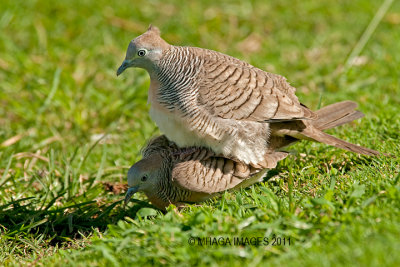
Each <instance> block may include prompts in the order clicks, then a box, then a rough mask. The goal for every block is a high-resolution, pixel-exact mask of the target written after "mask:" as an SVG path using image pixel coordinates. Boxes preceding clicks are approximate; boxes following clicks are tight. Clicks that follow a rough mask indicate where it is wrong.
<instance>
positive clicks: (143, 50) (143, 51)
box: [137, 49, 147, 57]
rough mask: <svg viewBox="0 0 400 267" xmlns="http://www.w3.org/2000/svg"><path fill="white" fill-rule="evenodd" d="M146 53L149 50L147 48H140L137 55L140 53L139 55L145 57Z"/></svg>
mask: <svg viewBox="0 0 400 267" xmlns="http://www.w3.org/2000/svg"><path fill="white" fill-rule="evenodd" d="M146 54H147V51H146V50H145V49H140V50H139V51H138V52H137V55H138V56H139V57H144V56H145V55H146Z"/></svg>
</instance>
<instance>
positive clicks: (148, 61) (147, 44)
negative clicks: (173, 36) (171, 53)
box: [117, 25, 170, 76]
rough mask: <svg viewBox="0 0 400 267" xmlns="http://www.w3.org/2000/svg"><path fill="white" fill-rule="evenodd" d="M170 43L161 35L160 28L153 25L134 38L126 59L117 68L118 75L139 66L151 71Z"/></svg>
mask: <svg viewBox="0 0 400 267" xmlns="http://www.w3.org/2000/svg"><path fill="white" fill-rule="evenodd" d="M169 47H170V45H169V44H168V43H167V42H165V41H164V40H163V39H162V38H161V37H160V30H159V29H158V28H157V27H155V26H151V25H150V27H149V28H148V29H147V31H146V32H145V33H143V34H142V35H140V36H138V37H136V38H135V39H133V40H132V41H131V42H130V43H129V46H128V50H127V51H126V57H125V60H124V61H123V62H122V64H121V66H120V67H119V68H118V70H117V76H118V75H120V74H121V73H122V72H124V71H125V70H126V69H127V68H131V67H137V68H142V69H146V70H147V71H149V72H151V70H152V69H153V67H154V66H155V64H157V62H158V61H159V60H160V58H161V57H162V55H163V52H164V51H165V50H166V49H168V48H169Z"/></svg>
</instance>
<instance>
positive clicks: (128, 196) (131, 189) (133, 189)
mask: <svg viewBox="0 0 400 267" xmlns="http://www.w3.org/2000/svg"><path fill="white" fill-rule="evenodd" d="M137 191H139V186H138V185H137V186H132V187H129V188H128V192H126V195H125V200H124V203H125V205H126V204H128V202H129V200H130V199H131V197H132V196H133V194H135V193H136V192H137Z"/></svg>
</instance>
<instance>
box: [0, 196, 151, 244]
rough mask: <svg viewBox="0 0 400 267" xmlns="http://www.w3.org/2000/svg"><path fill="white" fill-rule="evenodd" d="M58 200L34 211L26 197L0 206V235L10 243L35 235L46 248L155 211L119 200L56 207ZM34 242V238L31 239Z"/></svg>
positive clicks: (34, 204) (34, 205)
mask: <svg viewBox="0 0 400 267" xmlns="http://www.w3.org/2000/svg"><path fill="white" fill-rule="evenodd" d="M57 199H59V198H58V197H55V198H54V199H52V200H51V201H50V202H49V203H48V204H47V205H46V206H44V207H40V208H38V203H37V199H36V198H35V197H27V198H22V199H18V200H11V201H10V202H8V203H6V204H4V205H0V232H1V233H2V236H3V237H5V238H6V239H10V240H18V239H19V238H21V237H26V236H29V235H35V236H37V238H39V236H42V238H44V240H46V241H47V243H48V245H50V246H55V245H57V244H58V245H60V244H61V243H64V245H65V242H69V241H76V240H79V239H82V238H85V237H89V236H91V235H93V234H94V233H95V232H103V231H105V230H106V229H107V227H108V225H112V224H117V222H118V221H120V220H123V219H124V217H125V216H128V217H131V218H135V217H136V216H137V213H138V211H139V210H140V209H141V208H143V207H147V208H155V207H154V206H152V205H150V204H149V203H147V202H145V201H141V200H137V199H132V201H133V202H135V203H136V205H133V206H132V207H130V208H127V207H125V205H123V200H122V199H121V200H117V201H113V202H107V201H105V203H104V204H99V203H98V202H97V201H95V200H91V201H86V202H81V203H74V204H71V205H65V206H62V207H56V206H57V204H55V203H56V202H57ZM35 238H36V237H35Z"/></svg>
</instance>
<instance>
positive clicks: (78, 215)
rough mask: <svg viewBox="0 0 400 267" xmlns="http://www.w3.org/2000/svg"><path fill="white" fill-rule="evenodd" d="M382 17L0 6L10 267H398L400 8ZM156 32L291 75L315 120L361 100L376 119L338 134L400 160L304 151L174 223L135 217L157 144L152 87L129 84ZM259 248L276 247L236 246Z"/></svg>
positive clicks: (0, 213)
mask: <svg viewBox="0 0 400 267" xmlns="http://www.w3.org/2000/svg"><path fill="white" fill-rule="evenodd" d="M381 5H382V2H381V1H374V2H371V1H366V0H356V1H345V0H342V1H335V2H333V1H331V2H326V1H325V2H321V1H316V0H311V1H275V2H274V3H267V2H265V1H261V0H260V1H229V2H228V1H220V2H218V3H215V1H209V0H207V1H201V2H200V1H198V2H193V1H190V2H187V1H170V2H169V3H166V2H165V1H157V0H153V1H135V2H134V3H133V2H131V1H127V0H120V1H114V2H113V3H112V4H111V2H109V1H105V0H99V1H93V0H88V1H76V0H72V1H67V2H66V1H58V2H49V1H44V0H40V1H39V0H37V1H24V2H19V1H11V0H4V1H1V3H0V10H1V11H0V30H1V32H2V35H1V36H2V37H1V38H0V125H1V126H0V233H1V236H0V263H2V264H3V265H7V266H8V265H9V266H13V265H26V264H31V265H51V266H60V265H63V266H64V265H70V266H72V265H73V266H76V265H78V266H86V265H89V264H90V265H93V266H105V265H113V266H120V265H126V264H133V263H135V264H140V265H138V266H143V265H144V266H146V265H154V264H163V265H187V264H192V265H195V264H196V265H197V264H198V265H210V266H217V265H221V264H222V265H231V266H239V265H243V264H246V265H250V264H252V265H299V266H304V265H317V264H318V265H323V266H332V265H335V266H336V265H346V266H347V265H367V266H368V265H369V266H377V265H379V266H382V265H386V266H398V265H399V264H400V256H399V254H398V252H397V250H398V247H400V241H399V239H398V236H399V235H400V172H399V165H400V160H399V155H400V153H399V150H400V145H399V143H398V140H399V137H400V136H399V132H400V123H399V119H398V116H399V115H398V114H399V113H400V108H399V106H400V96H399V87H400V86H399V85H400V80H399V71H398V70H399V67H400V54H399V53H398V49H399V46H398V43H400V32H399V31H398V27H399V24H400V4H399V2H398V1H394V2H393V4H392V5H391V6H390V8H389V9H388V10H387V11H386V12H383V13H382V14H381V15H382V16H381V17H382V19H381V20H379V21H378V23H376V22H374V23H375V24H376V25H372V26H370V27H369V28H368V29H369V30H367V31H366V29H367V27H368V25H370V23H371V21H372V20H373V18H374V16H376V14H378V13H379V11H378V10H379V8H380V6H381ZM378 15H379V14H378ZM378 18H379V16H378ZM150 23H153V24H155V25H157V26H159V27H160V28H161V30H162V33H163V37H164V38H165V39H166V40H167V41H169V42H170V43H173V44H177V45H191V46H199V47H206V48H210V49H214V50H218V51H221V52H224V53H227V54H230V55H233V56H236V57H238V58H241V59H243V60H246V61H248V62H250V63H252V64H253V65H255V66H258V67H260V68H262V69H265V70H267V71H271V72H275V73H279V74H282V75H284V76H286V77H287V78H288V79H289V81H290V82H291V84H292V85H294V86H296V87H297V88H298V93H297V95H298V96H299V98H300V100H301V101H302V102H303V103H304V104H306V105H307V106H309V107H311V108H312V109H317V108H318V107H319V106H320V105H321V106H324V105H327V104H330V103H334V102H337V101H341V100H345V99H351V100H354V101H356V102H358V103H359V104H360V110H362V111H363V112H364V113H365V114H366V116H365V118H363V119H362V120H359V121H357V122H354V123H352V124H351V125H348V126H346V127H341V128H338V129H334V130H331V131H330V133H332V134H334V135H335V136H338V137H340V138H343V139H346V140H349V141H351V142H354V143H359V144H362V145H365V146H367V147H370V148H373V149H377V150H380V151H384V152H387V153H391V154H392V155H393V156H394V157H381V158H368V157H361V156H358V155H355V154H352V153H347V152H344V151H342V150H339V149H335V148H332V147H328V146H325V145H321V144H316V143H310V142H302V143H299V144H296V145H295V146H293V147H291V149H292V150H293V151H295V152H294V154H293V155H292V156H290V157H289V158H287V159H285V160H283V161H282V162H280V163H279V165H278V167H277V168H276V169H274V170H271V171H270V172H269V173H268V175H267V178H266V179H265V182H264V183H260V184H257V185H255V186H253V187H251V188H248V189H246V190H241V191H239V192H230V193H225V194H224V195H223V197H222V198H220V199H215V200H211V201H208V202H206V203H203V204H201V205H196V206H189V207H187V208H185V209H183V210H181V211H177V210H176V209H175V208H174V207H172V206H171V207H170V208H169V209H168V212H167V213H165V214H164V213H161V212H159V211H157V210H155V209H154V208H153V207H152V206H151V205H149V204H148V202H147V201H146V199H145V197H144V196H143V195H140V194H139V195H138V199H136V200H134V201H132V202H131V203H130V204H129V205H128V206H127V207H126V209H124V208H123V205H122V202H121V200H122V199H123V195H124V193H125V190H126V185H125V184H126V180H125V176H126V173H127V168H128V167H129V166H130V165H132V164H133V163H134V162H135V161H137V160H139V159H140V153H139V150H140V148H141V146H142V145H143V144H144V143H145V141H146V139H148V138H149V137H151V136H154V135H156V134H158V130H157V128H156V126H155V125H154V123H153V122H152V121H151V120H150V118H149V116H148V106H147V105H146V101H147V88H148V86H149V79H148V76H147V74H146V73H145V72H144V71H141V70H128V71H127V73H126V74H124V75H123V77H122V78H116V76H115V71H116V69H117V67H118V66H119V64H120V63H121V62H122V59H123V58H124V53H125V49H126V47H127V44H128V42H129V41H130V40H131V39H132V38H134V37H135V36H137V35H139V34H141V33H142V32H143V31H144V30H145V29H146V28H147V26H148V24H150ZM374 26H376V28H375V29H374ZM363 33H364V34H363ZM362 36H366V37H362ZM367 37H368V38H367ZM352 51H356V52H353V53H352ZM349 57H350V58H354V59H355V60H352V62H354V63H353V64H351V65H348V64H347V65H346V62H351V61H348V58H349ZM267 179H269V180H268V181H267ZM191 237H195V238H197V237H198V238H207V237H208V238H216V240H220V241H219V242H220V243H219V244H213V245H203V246H202V245H198V244H197V243H196V244H195V245H191V244H189V243H188V242H190V241H189V238H191ZM257 237H260V238H264V237H265V238H268V241H269V245H266V244H265V243H262V244H258V245H257V244H250V245H246V246H240V245H235V244H233V245H229V244H226V240H227V239H231V240H234V239H235V238H244V239H245V238H248V239H249V240H251V238H253V240H254V238H257ZM219 238H223V240H224V241H221V240H222V239H219ZM278 238H281V240H283V238H285V240H289V239H290V245H288V244H286V245H282V244H281V245H273V244H272V241H273V240H278ZM196 240H197V241H198V239H195V241H196ZM200 240H201V239H200ZM203 240H204V239H203ZM209 240H211V239H209ZM197 241H196V242H197Z"/></svg>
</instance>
